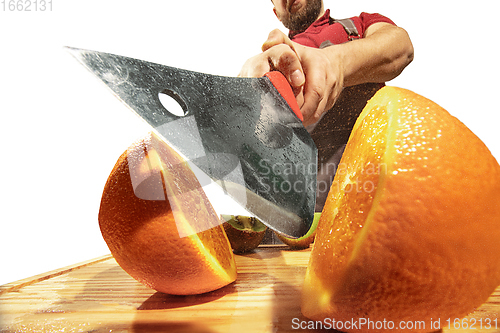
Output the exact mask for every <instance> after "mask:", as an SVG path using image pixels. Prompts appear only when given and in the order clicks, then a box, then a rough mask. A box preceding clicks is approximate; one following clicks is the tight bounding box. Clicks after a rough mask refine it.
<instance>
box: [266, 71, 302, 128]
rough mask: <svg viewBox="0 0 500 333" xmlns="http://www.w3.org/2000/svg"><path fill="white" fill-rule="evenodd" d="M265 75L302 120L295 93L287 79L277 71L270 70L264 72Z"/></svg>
mask: <svg viewBox="0 0 500 333" xmlns="http://www.w3.org/2000/svg"><path fill="white" fill-rule="evenodd" d="M264 76H266V77H267V78H268V79H269V80H270V81H271V83H272V84H273V86H274V88H276V90H278V92H279V93H280V95H281V96H282V97H283V98H284V99H285V101H286V102H287V103H288V105H289V106H290V107H291V108H292V111H293V113H295V115H296V116H297V117H298V118H299V119H300V121H304V117H303V116H302V112H300V108H299V104H298V103H297V100H296V99H295V95H294V93H293V90H292V87H290V84H289V83H288V81H287V79H286V78H285V77H284V76H283V74H281V73H280V72H278V71H272V72H268V73H266V74H265V75H264Z"/></svg>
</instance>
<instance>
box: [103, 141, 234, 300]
mask: <svg viewBox="0 0 500 333" xmlns="http://www.w3.org/2000/svg"><path fill="white" fill-rule="evenodd" d="M99 225H100V228H101V232H102V235H103V238H104V240H105V241H106V243H107V245H108V247H109V249H110V251H111V253H112V254H113V256H114V258H115V259H116V261H117V262H118V264H119V265H120V266H121V267H122V268H123V269H124V270H125V271H126V272H127V273H129V274H130V275H131V276H132V277H134V278H135V279H137V280H138V281H140V282H142V283H143V284H145V285H147V286H148V287H150V288H153V289H155V290H157V291H161V292H164V293H168V294H176V295H187V294H199V293H204V292H208V291H212V290H215V289H218V288H220V287H223V286H225V285H227V284H229V283H231V282H233V281H234V280H235V279H236V266H235V261H234V257H233V252H232V250H231V246H230V244H229V240H228V238H227V236H226V234H225V232H224V230H223V228H222V226H221V225H220V220H219V217H218V215H217V214H216V212H215V211H214V209H213V208H212V206H211V204H210V202H209V201H208V198H207V197H206V195H205V193H204V191H203V189H202V188H201V186H200V183H199V182H198V180H197V178H196V176H195V175H194V173H193V171H192V170H191V168H190V167H189V165H188V164H187V163H186V162H185V161H184V160H183V159H182V158H181V156H179V155H178V154H177V153H176V152H175V151H174V150H172V149H171V148H170V147H169V146H168V145H166V144H164V143H163V142H162V141H161V140H159V139H158V138H157V137H156V136H155V135H153V134H150V135H149V136H148V137H146V138H144V139H143V140H140V141H138V142H136V143H134V144H133V145H132V146H131V147H130V148H129V149H128V150H127V151H126V152H125V153H123V154H122V156H121V157H120V158H119V160H118V162H117V163H116V165H115V167H114V168H113V170H112V172H111V174H110V176H109V178H108V180H107V182H106V185H105V188H104V192H103V195H102V199H101V207H100V210H99Z"/></svg>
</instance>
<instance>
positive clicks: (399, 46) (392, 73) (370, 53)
mask: <svg viewBox="0 0 500 333" xmlns="http://www.w3.org/2000/svg"><path fill="white" fill-rule="evenodd" d="M324 51H325V52H329V53H330V56H331V57H332V58H335V57H340V61H341V62H342V64H343V68H344V73H343V74H344V86H353V85H356V84H361V83H366V82H385V81H389V80H392V79H394V78H395V77H397V76H398V75H399V74H400V73H401V72H402V71H403V69H404V68H405V67H406V66H407V65H408V64H409V63H410V62H411V61H412V60H413V46H412V43H411V41H410V38H409V36H408V34H407V33H406V31H405V30H404V29H402V28H399V27H396V26H393V25H390V24H386V23H376V24H374V25H373V26H370V27H369V28H368V30H367V33H366V37H365V38H362V39H358V40H354V41H352V42H349V43H345V44H341V45H334V46H332V47H327V48H325V49H324Z"/></svg>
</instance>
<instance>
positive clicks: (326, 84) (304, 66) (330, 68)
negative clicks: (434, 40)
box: [240, 22, 413, 126]
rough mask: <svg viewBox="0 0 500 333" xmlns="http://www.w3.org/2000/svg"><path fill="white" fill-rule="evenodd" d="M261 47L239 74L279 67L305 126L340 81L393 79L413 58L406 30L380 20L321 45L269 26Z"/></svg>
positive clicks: (259, 73)
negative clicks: (356, 35)
mask: <svg viewBox="0 0 500 333" xmlns="http://www.w3.org/2000/svg"><path fill="white" fill-rule="evenodd" d="M262 51H263V52H262V53H261V54H259V55H257V56H255V57H253V58H251V59H249V60H248V61H247V62H246V63H245V65H244V66H243V69H242V70H241V72H240V76H248V77H260V76H262V75H264V74H265V73H267V72H269V71H270V70H279V71H280V72H282V73H283V75H285V77H286V78H287V79H288V82H289V83H290V85H291V86H292V88H293V90H294V93H295V96H296V98H297V102H298V104H299V106H300V110H301V112H302V115H303V116H304V122H303V123H304V125H305V126H307V125H310V124H313V123H315V122H316V121H318V120H319V119H320V118H321V115H322V114H323V113H324V112H326V111H328V110H329V109H330V108H331V107H332V106H333V105H334V104H335V101H336V100H337V99H338V97H339V95H340V93H341V92H342V89H343V88H344V86H346V87H348V86H353V85H357V84H362V83H367V82H386V81H389V80H392V79H393V78H395V77H397V76H398V75H399V74H400V73H401V72H402V71H403V69H404V68H405V67H406V66H407V65H408V64H409V63H410V62H411V61H412V60H413V45H412V43H411V41H410V38H409V36H408V34H407V32H406V31H405V30H404V29H402V28H399V27H397V26H394V25H392V24H389V23H385V22H378V23H374V24H372V25H370V26H369V27H368V28H367V29H366V31H365V34H364V38H361V39H357V40H355V41H351V42H349V43H343V44H338V45H332V46H329V47H326V48H324V49H316V48H311V47H306V46H302V45H299V44H297V43H294V42H292V41H291V40H290V39H289V38H288V37H287V36H286V35H285V34H283V33H282V32H281V31H279V30H274V31H273V32H271V33H270V34H269V37H268V39H267V41H266V42H265V43H264V45H263V46H262Z"/></svg>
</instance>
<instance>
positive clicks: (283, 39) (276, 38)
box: [262, 29, 294, 51]
mask: <svg viewBox="0 0 500 333" xmlns="http://www.w3.org/2000/svg"><path fill="white" fill-rule="evenodd" d="M279 44H285V45H288V46H289V47H291V48H292V50H293V49H294V47H293V43H292V41H291V40H290V38H288V36H287V35H285V34H284V33H283V32H281V31H280V30H278V29H274V30H273V31H271V32H270V33H269V36H268V37H267V40H266V41H265V42H264V44H262V51H267V50H269V49H270V48H271V47H273V46H276V45H279Z"/></svg>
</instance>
